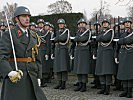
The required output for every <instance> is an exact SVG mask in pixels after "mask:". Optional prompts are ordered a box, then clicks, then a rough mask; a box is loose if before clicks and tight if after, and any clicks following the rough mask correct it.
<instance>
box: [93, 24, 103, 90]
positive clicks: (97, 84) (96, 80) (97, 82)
mask: <svg viewBox="0 0 133 100" xmlns="http://www.w3.org/2000/svg"><path fill="white" fill-rule="evenodd" d="M100 30H101V25H100V23H99V22H98V21H97V22H96V23H94V31H93V32H92V42H91V54H92V55H91V59H92V61H91V67H92V74H93V75H94V86H92V87H91V88H97V89H100V80H99V76H97V75H95V68H96V58H97V48H98V42H96V39H95V38H93V37H95V36H98V35H99V33H100Z"/></svg>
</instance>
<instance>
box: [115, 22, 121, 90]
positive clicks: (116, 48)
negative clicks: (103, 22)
mask: <svg viewBox="0 0 133 100" xmlns="http://www.w3.org/2000/svg"><path fill="white" fill-rule="evenodd" d="M113 29H114V39H113V41H114V58H115V66H116V73H115V75H114V78H115V81H114V85H115V86H116V87H115V88H114V89H113V90H114V91H116V90H121V87H122V86H121V81H120V80H118V79H117V72H118V64H119V61H118V60H119V59H118V56H119V55H118V54H119V49H120V46H119V45H118V43H117V41H115V40H117V39H119V38H120V35H121V33H120V31H121V30H120V26H119V23H115V26H114V28H113Z"/></svg>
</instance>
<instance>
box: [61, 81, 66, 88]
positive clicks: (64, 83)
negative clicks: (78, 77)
mask: <svg viewBox="0 0 133 100" xmlns="http://www.w3.org/2000/svg"><path fill="white" fill-rule="evenodd" d="M64 89H66V81H62V84H61V87H60V90H64Z"/></svg>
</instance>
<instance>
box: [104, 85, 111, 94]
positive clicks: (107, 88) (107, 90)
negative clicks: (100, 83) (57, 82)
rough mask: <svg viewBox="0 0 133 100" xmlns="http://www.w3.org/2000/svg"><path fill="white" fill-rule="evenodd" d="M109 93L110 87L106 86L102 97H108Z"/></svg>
mask: <svg viewBox="0 0 133 100" xmlns="http://www.w3.org/2000/svg"><path fill="white" fill-rule="evenodd" d="M109 93H110V85H107V86H106V89H105V93H104V95H109Z"/></svg>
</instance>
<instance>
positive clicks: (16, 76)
mask: <svg viewBox="0 0 133 100" xmlns="http://www.w3.org/2000/svg"><path fill="white" fill-rule="evenodd" d="M8 76H9V79H10V80H11V82H12V83H17V82H18V81H19V80H20V79H21V78H22V76H23V72H22V71H21V70H18V71H11V72H10V73H9V74H8Z"/></svg>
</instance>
